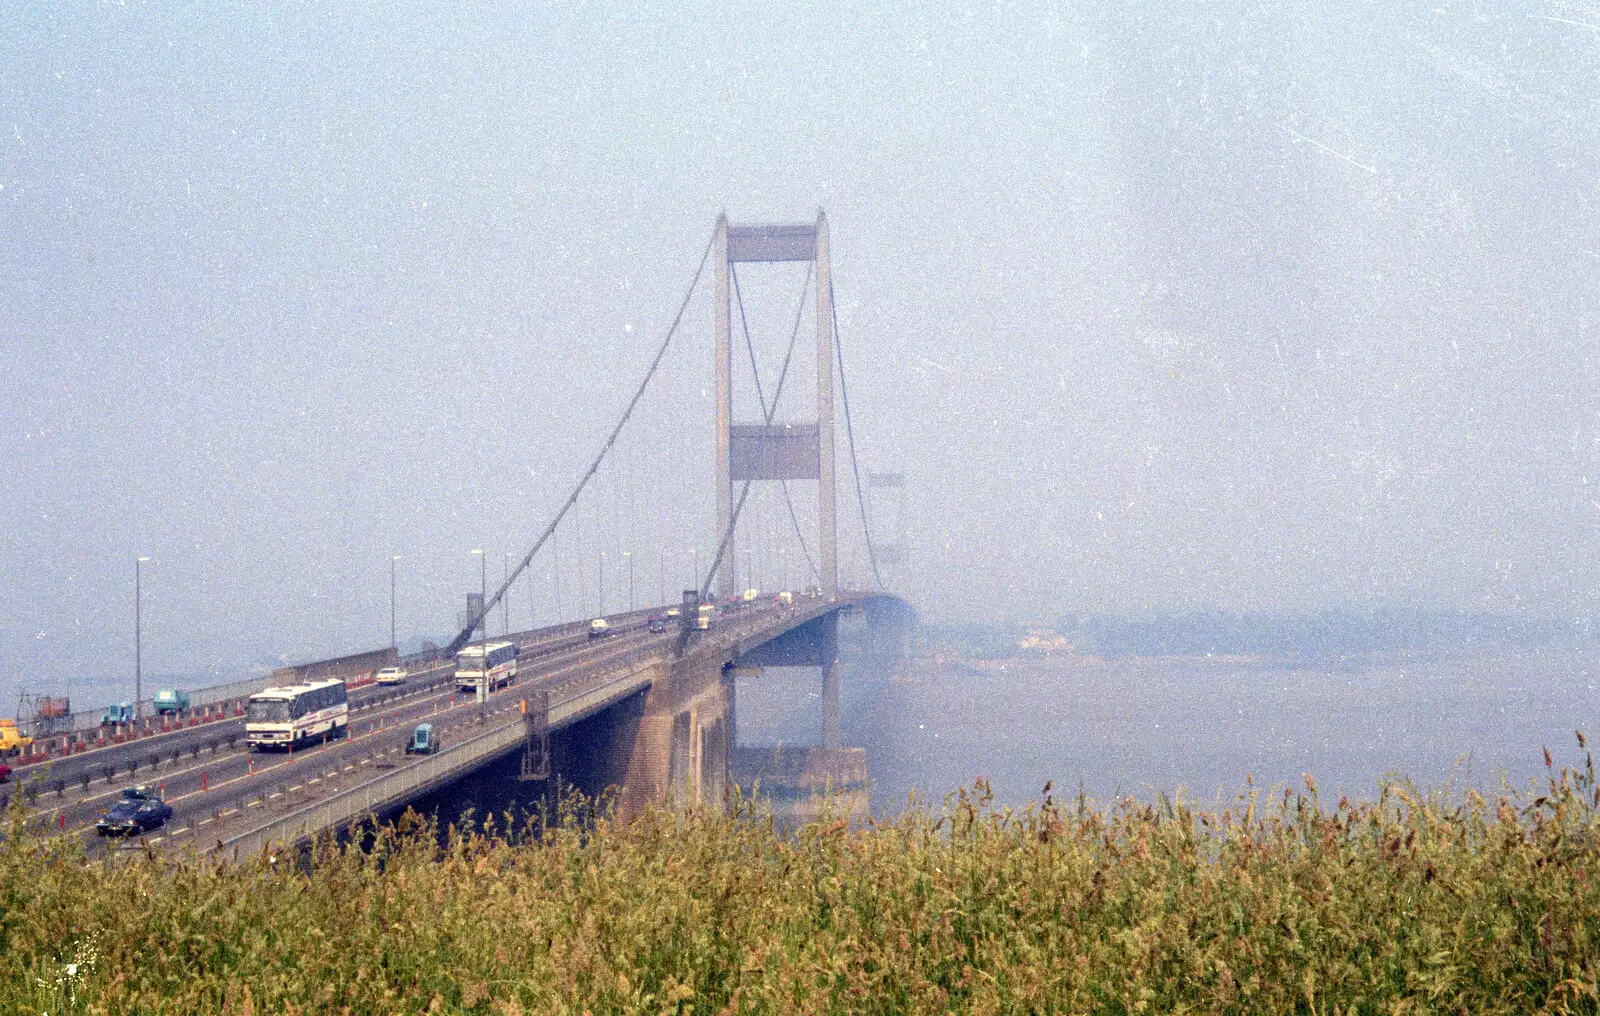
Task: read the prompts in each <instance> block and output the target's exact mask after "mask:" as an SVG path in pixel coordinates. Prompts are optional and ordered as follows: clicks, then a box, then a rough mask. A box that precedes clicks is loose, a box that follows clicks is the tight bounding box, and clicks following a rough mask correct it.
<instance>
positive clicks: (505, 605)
mask: <svg viewBox="0 0 1600 1016" xmlns="http://www.w3.org/2000/svg"><path fill="white" fill-rule="evenodd" d="M505 575H506V585H507V586H510V585H511V551H509V550H508V551H506V559H505ZM500 606H501V611H500V617H501V621H500V623H501V625H503V626H504V627H505V630H506V635H508V636H509V635H510V634H511V590H510V589H507V590H506V591H505V593H504V594H503V595H502V596H501V597H500Z"/></svg>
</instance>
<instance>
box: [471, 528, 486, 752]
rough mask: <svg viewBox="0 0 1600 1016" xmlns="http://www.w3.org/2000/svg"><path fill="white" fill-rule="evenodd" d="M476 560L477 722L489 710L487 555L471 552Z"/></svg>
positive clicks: (482, 720)
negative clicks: (479, 633)
mask: <svg viewBox="0 0 1600 1016" xmlns="http://www.w3.org/2000/svg"><path fill="white" fill-rule="evenodd" d="M472 553H473V554H474V555H475V556H476V557H477V559H478V623H479V624H480V625H481V626H482V627H481V628H480V629H479V630H480V631H481V632H482V633H483V634H482V635H480V636H479V637H478V652H479V653H480V654H481V655H480V656H479V657H478V722H479V723H483V722H485V721H486V720H487V719H488V709H489V618H488V615H489V555H488V554H485V553H484V552H483V549H482V548H479V549H477V550H474V551H473V552H472Z"/></svg>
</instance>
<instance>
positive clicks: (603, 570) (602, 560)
mask: <svg viewBox="0 0 1600 1016" xmlns="http://www.w3.org/2000/svg"><path fill="white" fill-rule="evenodd" d="M599 616H600V617H605V616H606V552H605V551H603V550H602V551H601V552H600V614H599Z"/></svg>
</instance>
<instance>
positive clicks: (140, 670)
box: [133, 557, 150, 723]
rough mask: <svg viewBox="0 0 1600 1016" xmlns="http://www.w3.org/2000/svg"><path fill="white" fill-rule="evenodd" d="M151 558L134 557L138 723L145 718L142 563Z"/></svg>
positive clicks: (134, 651)
mask: <svg viewBox="0 0 1600 1016" xmlns="http://www.w3.org/2000/svg"><path fill="white" fill-rule="evenodd" d="M148 560H150V559H149V558H148V557H136V558H134V559H133V719H134V722H135V723H137V722H138V721H139V720H142V719H144V644H143V642H144V632H143V627H144V625H143V622H144V617H143V611H144V608H143V605H142V603H141V600H142V595H141V594H142V592H143V590H142V578H143V576H142V575H141V573H140V567H139V566H140V565H142V564H144V563H145V562H146V561H148Z"/></svg>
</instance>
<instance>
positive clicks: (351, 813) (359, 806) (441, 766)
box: [217, 717, 523, 861]
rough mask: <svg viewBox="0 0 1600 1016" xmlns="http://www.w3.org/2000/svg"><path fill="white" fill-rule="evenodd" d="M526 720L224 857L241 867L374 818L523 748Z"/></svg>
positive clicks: (335, 800)
mask: <svg viewBox="0 0 1600 1016" xmlns="http://www.w3.org/2000/svg"><path fill="white" fill-rule="evenodd" d="M522 740H523V731H522V720H521V717H518V719H517V720H516V721H515V722H513V723H509V724H507V725H506V726H503V727H499V728H496V729H495V730H491V731H488V732H486V733H484V734H481V735H479V736H478V737H476V738H473V739H472V740H470V741H462V742H461V743H459V744H456V745H454V746H452V747H450V748H446V749H445V750H443V751H441V752H439V753H438V754H437V755H429V756H428V757H427V758H426V759H424V760H423V761H421V762H419V763H416V764H414V765H409V766H406V767H405V768H403V769H398V770H395V771H394V772H388V773H384V774H383V775H381V776H376V777H373V778H372V779H370V780H367V781H366V782H364V783H360V784H357V785H356V786H354V787H351V788H349V789H348V790H342V791H340V792H339V793H337V794H335V795H333V796H332V797H330V798H328V799H327V800H325V801H321V802H319V803H317V804H314V805H310V806H308V807H305V808H301V809H299V810H297V811H293V812H290V813H289V814H287V815H284V816H282V817H280V818H277V819H274V820H273V821H271V822H269V823H267V824H266V825H263V826H260V827H258V828H256V829H252V830H250V831H249V832H245V833H240V834H239V835H238V836H234V837H231V838H229V839H226V840H223V841H221V842H220V843H219V844H218V847H217V849H218V851H219V852H221V853H222V854H224V855H225V856H227V857H229V858H231V859H233V860H235V861H237V860H239V859H240V858H241V857H244V858H248V857H253V856H256V855H258V854H260V853H261V852H262V851H263V850H264V849H266V848H267V847H268V846H270V845H272V844H274V843H296V842H299V841H300V840H304V839H309V838H310V837H312V836H314V835H315V834H317V833H319V832H321V831H323V830H326V829H334V828H337V827H339V826H341V825H344V824H345V823H348V822H350V821H352V820H353V819H357V818H361V817H362V816H364V815H370V814H373V813H374V812H376V811H378V810H380V809H382V808H385V807H387V806H389V805H390V804H391V803H393V802H395V801H398V800H403V799H405V798H406V797H409V796H411V795H413V794H415V793H416V792H417V791H418V790H420V789H421V788H422V787H424V786H427V785H428V784H430V783H433V782H435V781H438V780H442V779H444V778H446V777H449V776H452V775H453V774H455V773H458V772H460V771H461V770H462V769H463V768H466V767H468V766H470V765H472V764H473V763H475V762H479V761H482V760H483V759H486V758H488V757H490V756H492V755H496V754H499V753H500V752H503V751H506V750H508V749H509V748H512V747H514V746H515V745H518V744H520V743H522Z"/></svg>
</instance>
